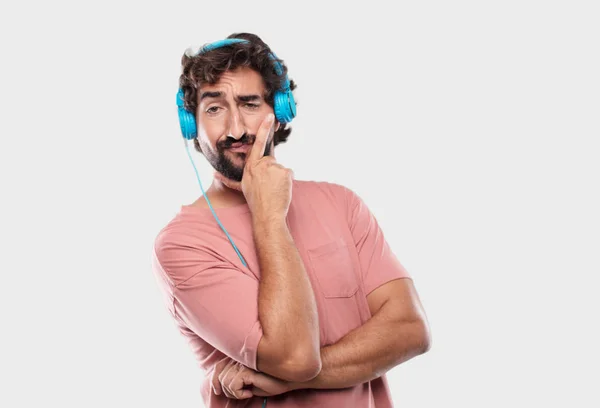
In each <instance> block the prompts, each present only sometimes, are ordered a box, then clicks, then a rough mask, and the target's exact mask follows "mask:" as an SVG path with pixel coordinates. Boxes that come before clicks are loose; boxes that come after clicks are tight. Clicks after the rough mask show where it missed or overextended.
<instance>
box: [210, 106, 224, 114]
mask: <svg viewBox="0 0 600 408" xmlns="http://www.w3.org/2000/svg"><path fill="white" fill-rule="evenodd" d="M219 109H221V108H219V107H218V106H211V107H210V108H208V109H207V110H206V112H208V113H217V112H218V110H219Z"/></svg>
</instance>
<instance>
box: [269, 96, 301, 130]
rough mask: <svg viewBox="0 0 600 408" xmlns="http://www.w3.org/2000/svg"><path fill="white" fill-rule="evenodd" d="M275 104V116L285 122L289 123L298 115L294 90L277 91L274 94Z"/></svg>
mask: <svg viewBox="0 0 600 408" xmlns="http://www.w3.org/2000/svg"><path fill="white" fill-rule="evenodd" d="M273 102H274V105H275V117H276V118H277V120H278V121H279V122H280V123H282V124H284V123H289V122H291V121H292V119H294V118H295V117H296V101H295V100H294V94H292V91H290V90H287V91H277V92H275V95H274V96H273Z"/></svg>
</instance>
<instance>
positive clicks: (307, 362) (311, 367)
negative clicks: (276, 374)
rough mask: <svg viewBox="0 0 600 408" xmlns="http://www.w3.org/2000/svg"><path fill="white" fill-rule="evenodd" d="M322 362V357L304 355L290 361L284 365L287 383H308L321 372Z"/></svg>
mask: <svg viewBox="0 0 600 408" xmlns="http://www.w3.org/2000/svg"><path fill="white" fill-rule="evenodd" d="M321 368H322V362H321V358H320V356H317V357H308V356H307V355H304V356H302V357H298V358H295V359H290V360H288V361H286V362H285V363H284V364H283V367H282V369H283V372H284V375H285V377H287V378H282V379H284V380H286V381H294V382H306V381H310V380H312V379H313V378H315V377H316V376H317V375H319V373H320V372H321Z"/></svg>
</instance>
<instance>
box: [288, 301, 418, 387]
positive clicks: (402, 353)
mask: <svg viewBox="0 0 600 408" xmlns="http://www.w3.org/2000/svg"><path fill="white" fill-rule="evenodd" d="M385 309H386V308H385V306H384V307H382V310H380V311H379V313H377V314H376V315H375V316H373V317H372V318H371V319H370V320H368V321H367V322H366V323H365V324H364V325H363V326H361V327H358V328H356V329H354V330H353V331H351V332H350V333H348V334H347V335H346V336H344V337H343V338H342V339H341V340H340V341H338V342H337V343H335V344H333V345H330V346H326V347H324V348H322V349H321V361H322V369H321V372H320V373H319V375H317V376H316V377H315V378H314V379H312V380H310V381H307V382H296V383H291V384H290V389H306V388H320V389H328V388H345V387H352V386H354V385H357V384H361V383H364V382H367V381H370V380H373V379H375V378H378V377H380V376H381V375H383V374H385V373H386V372H387V371H389V370H390V369H391V368H393V367H395V366H396V365H398V364H400V363H402V362H404V361H407V360H409V359H411V358H413V357H415V356H417V355H419V354H422V353H424V352H425V351H426V350H427V347H428V345H427V340H426V339H427V335H426V328H425V327H424V325H423V323H422V322H417V321H415V322H406V321H404V322H403V321H394V319H393V318H391V317H390V315H391V313H390V311H389V309H388V310H385Z"/></svg>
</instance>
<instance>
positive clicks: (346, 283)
mask: <svg viewBox="0 0 600 408" xmlns="http://www.w3.org/2000/svg"><path fill="white" fill-rule="evenodd" d="M308 256H309V259H310V263H311V267H312V269H313V271H314V273H315V276H316V277H317V280H318V281H319V286H320V287H321V292H322V293H323V295H324V296H325V297H326V298H348V297H352V296H354V294H355V293H356V291H357V290H358V278H357V276H356V271H355V269H354V264H353V262H352V257H351V254H350V250H349V248H348V246H347V244H346V242H345V241H344V240H343V239H342V238H340V239H337V240H335V241H332V242H329V243H326V244H322V245H319V246H317V247H314V248H311V249H308Z"/></svg>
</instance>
